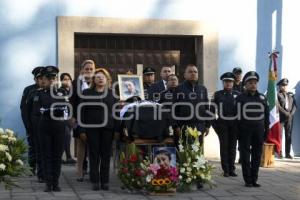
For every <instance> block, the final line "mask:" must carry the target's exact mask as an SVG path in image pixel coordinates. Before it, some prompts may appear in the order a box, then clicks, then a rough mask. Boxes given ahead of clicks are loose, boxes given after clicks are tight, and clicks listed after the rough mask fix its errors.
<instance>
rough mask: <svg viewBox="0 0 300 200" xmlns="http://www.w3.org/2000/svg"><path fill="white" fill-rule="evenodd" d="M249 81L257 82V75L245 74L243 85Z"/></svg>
mask: <svg viewBox="0 0 300 200" xmlns="http://www.w3.org/2000/svg"><path fill="white" fill-rule="evenodd" d="M249 80H257V81H259V75H258V73H256V72H255V71H249V72H247V73H246V74H245V76H244V78H243V83H246V82H247V81H249Z"/></svg>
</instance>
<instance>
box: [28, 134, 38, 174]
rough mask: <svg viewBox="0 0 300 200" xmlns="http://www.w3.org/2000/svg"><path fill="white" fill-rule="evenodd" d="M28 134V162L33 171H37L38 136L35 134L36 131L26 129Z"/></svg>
mask: <svg viewBox="0 0 300 200" xmlns="http://www.w3.org/2000/svg"><path fill="white" fill-rule="evenodd" d="M26 132H27V133H26V135H27V143H28V164H29V167H30V168H31V171H32V172H33V173H34V174H35V173H36V162H37V160H36V137H35V135H34V131H33V130H32V129H31V130H26Z"/></svg>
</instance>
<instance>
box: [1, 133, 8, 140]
mask: <svg viewBox="0 0 300 200" xmlns="http://www.w3.org/2000/svg"><path fill="white" fill-rule="evenodd" d="M0 137H1V138H2V139H7V138H8V135H6V134H4V135H1V136H0Z"/></svg>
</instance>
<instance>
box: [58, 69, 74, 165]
mask: <svg viewBox="0 0 300 200" xmlns="http://www.w3.org/2000/svg"><path fill="white" fill-rule="evenodd" d="M60 81H61V87H62V89H64V90H65V91H66V95H67V96H66V99H67V100H68V101H69V98H70V95H71V92H74V91H73V90H72V77H71V75H70V74H68V73H62V74H61V75H60ZM72 128H73V127H72V124H71V120H69V121H68V123H66V129H65V146H64V152H65V155H66V160H65V161H64V160H63V161H62V162H63V163H65V164H74V163H76V161H75V160H74V159H73V158H72V156H71V132H72Z"/></svg>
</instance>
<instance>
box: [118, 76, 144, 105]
mask: <svg viewBox="0 0 300 200" xmlns="http://www.w3.org/2000/svg"><path fill="white" fill-rule="evenodd" d="M118 82H119V90H120V100H123V101H125V100H126V99H128V98H130V97H133V96H138V97H140V98H141V99H142V100H144V99H145V97H144V86H143V81H142V76H138V75H118Z"/></svg>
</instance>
